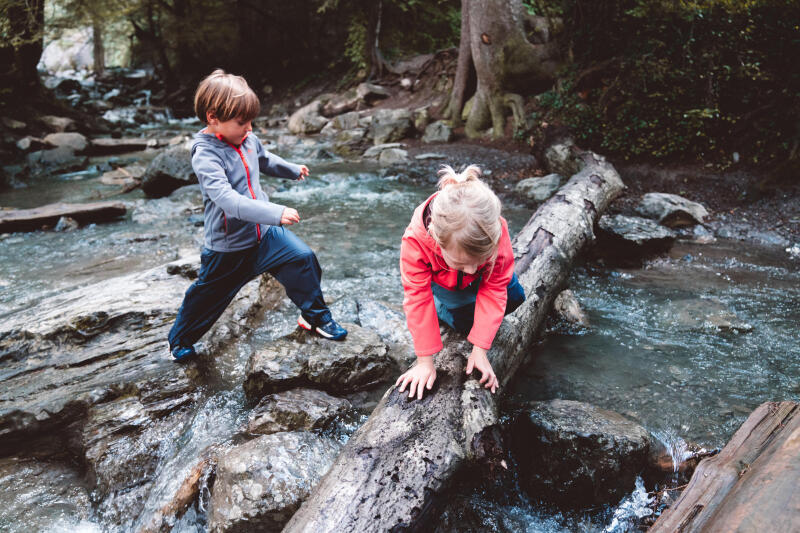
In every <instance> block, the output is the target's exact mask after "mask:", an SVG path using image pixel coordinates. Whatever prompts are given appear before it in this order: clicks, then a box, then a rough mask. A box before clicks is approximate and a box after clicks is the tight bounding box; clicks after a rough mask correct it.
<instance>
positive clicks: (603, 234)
mask: <svg viewBox="0 0 800 533" xmlns="http://www.w3.org/2000/svg"><path fill="white" fill-rule="evenodd" d="M676 237H677V235H676V234H675V232H673V231H671V230H670V229H668V228H665V227H664V226H660V225H658V224H656V223H655V222H653V221H652V220H648V219H646V218H640V217H631V216H627V215H604V216H603V217H602V218H601V219H600V221H599V222H598V224H597V242H596V245H595V248H594V251H595V253H597V254H598V255H600V256H601V257H603V258H604V259H605V260H606V262H607V263H609V264H612V265H637V264H639V263H640V262H641V261H642V259H644V258H646V257H650V256H653V255H657V254H660V253H664V252H666V251H668V250H669V249H670V248H671V247H672V245H673V244H674V242H675V239H676Z"/></svg>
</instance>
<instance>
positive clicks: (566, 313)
mask: <svg viewBox="0 0 800 533" xmlns="http://www.w3.org/2000/svg"><path fill="white" fill-rule="evenodd" d="M553 311H555V312H556V314H557V315H558V316H559V317H560V318H561V319H562V320H564V321H566V322H569V323H570V324H577V325H580V326H588V325H589V317H588V316H587V315H586V312H585V311H584V310H583V309H582V308H581V304H580V303H579V302H578V299H577V298H576V297H575V293H574V292H572V290H570V289H564V290H563V291H561V292H560V293H558V296H556V299H555V300H554V301H553Z"/></svg>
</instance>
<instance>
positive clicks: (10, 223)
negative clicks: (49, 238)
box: [0, 202, 127, 233]
mask: <svg viewBox="0 0 800 533" xmlns="http://www.w3.org/2000/svg"><path fill="white" fill-rule="evenodd" d="M126 211H127V208H126V207H125V204H123V203H121V202H95V203H89V204H65V203H58V204H49V205H44V206H42V207H35V208H33V209H16V210H13V211H0V233H10V232H14V231H35V230H37V229H41V227H42V226H52V225H54V224H56V223H57V222H58V219H59V218H61V217H70V218H74V219H75V220H77V221H78V222H79V223H81V224H88V223H91V222H107V221H109V220H114V219H115V218H118V217H121V216H122V215H124V214H125V212H126Z"/></svg>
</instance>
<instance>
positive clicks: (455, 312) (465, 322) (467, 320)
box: [431, 274, 525, 334]
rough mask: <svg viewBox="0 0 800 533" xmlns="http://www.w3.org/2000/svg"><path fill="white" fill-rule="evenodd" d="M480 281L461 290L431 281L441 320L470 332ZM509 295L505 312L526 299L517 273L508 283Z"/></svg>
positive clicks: (452, 326)
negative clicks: (451, 288)
mask: <svg viewBox="0 0 800 533" xmlns="http://www.w3.org/2000/svg"><path fill="white" fill-rule="evenodd" d="M480 282H481V280H480V279H477V280H475V281H473V282H472V283H470V284H469V285H467V286H466V287H464V288H463V289H460V290H449V289H445V288H444V287H442V286H441V285H438V284H436V283H431V289H433V301H434V303H435V304H436V314H437V315H439V320H441V321H443V322H444V323H445V324H447V325H448V326H450V327H451V328H453V329H454V330H456V331H459V332H461V333H464V334H467V333H469V331H470V330H471V329H472V323H473V321H474V319H475V300H476V298H477V295H478V287H480ZM507 295H508V300H506V312H505V314H509V313H511V312H513V311H514V309H516V308H517V307H519V306H520V305H522V302H524V301H525V289H523V288H522V285H520V283H519V280H518V279H517V275H516V274H514V275H513V276H512V277H511V281H510V282H509V283H508V287H507Z"/></svg>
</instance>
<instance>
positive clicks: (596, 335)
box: [0, 130, 800, 533]
mask: <svg viewBox="0 0 800 533" xmlns="http://www.w3.org/2000/svg"><path fill="white" fill-rule="evenodd" d="M173 133H174V132H173ZM282 133H283V132H281V131H279V130H270V131H265V132H262V134H261V135H260V137H261V139H262V141H264V142H265V143H272V144H271V146H270V148H271V149H273V150H275V151H276V152H278V153H280V154H281V155H282V156H284V157H286V158H287V159H288V160H291V161H296V162H303V163H306V164H308V165H309V167H311V169H312V176H311V177H310V178H309V179H308V180H306V181H305V182H286V181H281V180H276V179H263V178H262V179H263V182H262V183H263V185H264V186H265V187H267V188H272V189H273V192H272V193H271V197H272V199H273V201H275V202H277V203H281V204H284V205H290V206H293V207H295V208H297V210H298V211H299V212H300V214H301V217H302V222H301V223H300V224H299V225H297V226H295V227H293V228H292V229H293V231H296V233H297V234H298V235H299V236H300V237H301V238H302V239H304V240H305V241H306V242H307V243H308V244H309V245H310V246H311V247H312V248H313V249H314V250H315V251H316V253H317V255H318V257H319V260H320V263H321V264H322V265H323V271H324V277H323V290H324V292H325V294H326V298H328V300H329V301H331V302H334V309H336V307H335V306H336V303H335V302H337V301H342V300H344V299H346V298H347V297H355V296H357V297H363V296H365V295H366V296H368V297H369V298H370V299H373V300H376V301H380V302H383V303H385V304H387V305H390V306H394V307H398V308H399V306H400V304H401V302H402V287H401V285H400V281H399V271H398V260H399V243H400V238H401V236H402V233H403V230H404V229H405V226H406V225H407V223H408V220H409V217H410V215H411V212H412V211H413V209H414V207H415V206H416V205H418V204H419V203H420V202H421V201H422V200H423V199H424V198H426V197H427V196H428V195H429V194H430V193H431V192H432V187H431V186H430V185H419V184H412V183H410V182H409V181H408V180H406V179H404V178H405V176H404V174H403V173H402V172H387V171H385V170H382V169H380V168H378V167H375V166H372V165H371V164H369V163H365V162H347V161H341V160H338V159H335V158H334V159H330V158H329V156H328V155H327V152H325V150H324V148H325V147H324V146H320V144H319V143H317V142H315V141H313V140H304V141H297V142H296V143H291V142H287V139H286V138H281V137H280V136H281V134H282ZM279 139H280V140H281V144H279V145H277V146H276V145H275V143H276V142H277V141H278V140H279ZM153 155H154V154H153V153H152V152H151V153H148V152H145V153H141V154H133V155H127V156H124V158H117V162H119V161H121V160H123V161H130V162H136V163H139V164H145V165H146V164H147V161H148V160H149V159H150V158H152V157H153ZM107 160H108V158H101V159H95V160H92V161H91V163H92V164H93V165H102V164H103V163H105V162H106V161H107ZM99 174H100V172H99V170H97V169H96V168H93V169H90V170H89V171H87V172H81V173H71V174H66V175H60V176H53V177H49V178H47V179H39V180H37V181H34V182H32V183H31V185H30V186H29V187H27V188H24V189H18V190H12V191H6V192H3V193H0V205H3V206H15V207H32V206H35V205H42V204H45V203H49V202H54V201H68V202H81V201H92V200H96V199H97V197H98V195H109V194H111V193H112V192H114V191H115V187H111V186H105V185H102V184H100V183H99ZM113 199H115V200H121V201H124V202H125V203H126V204H127V205H128V206H129V213H130V214H129V215H128V216H127V217H126V218H125V219H124V220H121V221H118V222H114V223H110V224H102V225H90V226H88V227H84V228H81V229H79V230H77V231H73V232H67V233H56V232H53V231H39V232H33V233H17V234H11V235H4V236H2V237H0V317H2V316H5V315H8V314H10V313H13V312H14V311H15V310H19V309H22V308H25V307H28V306H31V305H33V304H35V303H36V302H37V301H39V300H40V299H41V298H43V297H45V296H47V295H50V294H54V293H58V292H60V291H64V290H66V289H68V288H70V287H74V286H77V285H82V284H88V283H93V282H97V281H100V280H103V279H107V278H110V277H115V276H119V275H122V274H125V273H129V272H134V271H139V270H143V269H146V268H149V267H152V266H155V265H158V264H162V263H165V262H167V261H170V260H173V259H176V258H177V257H179V256H180V255H184V254H186V253H189V252H196V251H197V250H198V248H199V246H200V245H201V243H202V227H201V226H198V225H197V222H198V219H200V220H201V217H200V215H201V212H202V206H201V198H200V193H199V189H198V188H197V187H196V186H195V187H188V188H185V189H182V190H180V191H178V192H176V193H174V194H173V195H171V196H170V197H168V198H163V199H158V200H147V199H145V198H144V197H143V196H142V193H141V192H140V191H134V192H131V193H128V194H125V195H122V196H114V197H113ZM504 209H505V212H504V214H505V216H506V218H507V219H508V220H509V226H510V230H511V232H512V235H513V234H514V233H515V232H516V231H518V230H519V229H520V228H521V227H522V226H523V224H524V223H525V222H526V221H527V219H528V217H529V216H530V215H531V214H532V213H531V211H530V210H529V209H525V208H523V207H521V206H519V205H514V204H513V203H512V202H510V201H507V202H506V203H505V205H504ZM797 267H798V259H796V258H792V257H791V256H789V255H787V253H786V252H785V251H783V250H780V249H771V248H755V247H753V246H750V245H743V244H741V243H734V242H724V241H723V242H718V243H716V244H711V245H692V244H679V245H677V246H676V247H675V248H674V249H673V251H672V252H671V253H670V254H669V256H668V257H665V258H662V259H659V260H657V261H654V262H651V263H650V264H648V265H647V267H646V268H642V269H633V270H615V269H604V268H599V267H587V268H579V269H578V270H576V271H575V272H574V274H573V275H572V277H571V281H570V284H571V287H572V288H573V290H574V291H575V293H576V295H577V297H578V299H579V300H580V301H581V302H582V304H583V305H584V307H585V309H586V311H587V313H588V315H589V317H590V320H591V326H590V327H589V328H585V329H577V330H570V329H565V328H555V329H554V330H552V331H550V332H549V334H548V335H547V336H546V338H545V339H544V341H543V342H542V343H541V344H540V345H538V346H537V348H536V349H535V350H534V353H532V354H531V357H530V358H529V360H528V361H527V363H526V364H525V365H523V367H522V369H521V370H520V372H519V375H517V376H516V377H515V379H514V380H513V381H512V383H511V385H510V390H508V391H506V400H505V401H504V410H505V411H506V412H508V413H511V412H514V411H516V410H518V409H521V408H522V407H523V406H524V405H525V404H526V403H527V402H529V401H531V400H545V399H552V398H564V399H574V400H581V401H586V402H590V403H593V404H596V405H599V406H601V407H605V408H608V409H612V410H615V411H618V412H621V413H624V414H626V415H628V416H631V417H633V418H634V419H636V420H638V421H639V422H641V423H642V424H643V425H644V426H645V427H646V428H647V429H649V430H651V431H653V432H655V433H657V434H659V435H662V437H663V440H664V441H665V442H666V443H667V444H668V445H670V446H672V448H673V449H674V453H675V454H676V455H677V454H680V453H682V452H681V450H682V448H681V447H682V446H685V442H684V441H689V442H694V443H697V444H700V445H703V446H706V447H718V446H721V445H723V444H724V443H725V442H726V440H727V439H728V438H729V437H730V436H731V434H732V433H733V431H735V429H736V428H737V427H738V426H739V424H741V422H742V421H743V420H744V419H745V418H746V416H747V415H748V414H749V413H750V411H752V409H753V408H755V407H756V406H757V405H758V404H759V403H761V402H763V401H767V400H784V399H798V397H800V357H798V355H800V353H799V352H798V346H797V342H796V336H795V335H796V325H797V323H798V320H799V319H800V283H799V282H800V273H799V272H798V268H797ZM295 319H296V310H295V309H294V307H293V306H292V305H291V303H290V302H289V301H288V299H286V300H285V301H284V302H283V303H282V304H281V305H280V306H279V309H277V310H276V311H274V312H270V313H269V314H268V315H267V316H266V318H265V320H264V322H263V324H262V325H260V326H259V327H258V328H257V329H256V330H255V331H254V332H253V334H252V335H250V336H249V337H247V338H242V339H238V340H237V342H235V343H234V344H232V345H231V346H229V347H228V348H227V349H226V350H225V353H224V354H222V355H221V356H220V358H219V364H218V365H217V372H219V376H218V378H219V379H217V380H215V381H214V382H213V383H212V384H211V386H209V387H208V389H207V390H206V391H204V397H203V398H202V400H201V401H200V402H199V404H198V405H199V408H198V410H197V412H196V413H195V414H194V416H193V417H192V419H191V420H190V422H189V423H187V425H186V426H185V427H184V428H178V429H179V433H180V434H179V435H177V438H176V439H175V440H174V441H173V442H170V443H166V444H165V445H164V447H163V460H162V463H161V465H160V467H159V470H158V480H157V482H156V486H155V488H154V489H153V491H152V493H151V495H150V497H149V500H148V502H147V508H148V509H150V510H155V509H158V508H160V506H161V505H163V502H164V501H165V500H166V499H167V498H168V497H169V495H170V494H171V493H172V492H174V490H175V487H176V484H177V483H179V482H180V480H182V479H184V477H185V475H186V473H187V472H188V471H189V470H190V469H191V468H192V467H193V466H194V464H195V462H196V460H197V456H198V453H199V452H200V451H201V450H203V449H204V448H205V447H206V446H208V445H210V444H217V445H220V446H226V445H230V443H231V441H232V439H233V438H234V435H235V433H236V431H237V429H238V428H239V427H241V423H242V420H244V418H246V415H247V411H246V408H245V401H244V395H243V393H242V389H241V383H242V380H243V378H244V368H245V365H246V363H247V359H248V357H249V356H250V354H251V353H252V352H253V350H255V349H257V348H258V347H259V346H262V345H263V344H264V343H267V342H270V341H271V340H273V339H275V338H277V337H279V336H281V335H284V334H286V333H288V332H290V331H292V330H293V329H294V328H295ZM380 392H382V391H378V393H380ZM364 419H365V418H364V415H363V414H362V416H361V417H359V418H356V419H353V420H348V421H343V423H342V425H341V427H340V428H339V432H338V433H337V435H338V436H339V437H340V438H341V439H342V440H346V438H347V436H348V435H349V434H350V433H352V431H354V430H355V429H356V428H357V427H358V425H359V424H360V423H363V420H364ZM120 459H121V460H124V458H120ZM6 481H7V482H8V483H4V482H3V480H2V479H0V486H2V487H3V488H4V491H5V490H6V489H8V488H9V487H8V486H6V485H7V484H9V483H10V480H6ZM38 490H39V491H40V492H41V491H44V492H45V493H47V492H48V491H49V492H50V493H52V494H50V495H51V496H53V498H55V496H56V492H57V489H56V484H53V485H52V487H50V488H47V487H45V488H44V489H41V488H40V489H38ZM30 493H31V491H27V492H25V491H20V493H14V491H13V490H12V491H11V494H9V493H8V492H7V491H6V492H5V493H4V494H3V495H2V496H0V504H3V505H0V526H2V528H3V529H4V530H5V529H7V530H8V531H14V532H17V531H20V532H21V531H26V530H28V527H29V524H30V523H31V522H30V520H33V523H35V524H37V528H40V529H42V530H45V529H50V530H82V531H101V530H105V529H106V527H107V526H106V525H105V524H103V522H102V520H101V519H100V518H98V517H92V516H88V517H86V516H78V515H74V514H73V515H70V511H69V509H70V507H63V506H62V507H49V506H47V505H45V506H42V505H41V504H36V503H35V502H37V501H40V500H35V499H34V500H32V499H30V497H29V496H30ZM462 497H463V502H464V506H465V507H469V508H471V509H474V510H475V511H474V512H475V513H477V515H478V516H479V521H480V522H481V523H482V524H483V526H482V527H485V530H490V531H526V532H540V531H541V532H556V531H571V530H587V531H588V530H592V531H594V530H603V529H605V530H607V531H614V532H617V533H618V532H622V531H629V530H633V528H635V520H634V519H633V517H636V516H641V515H642V513H646V507H647V503H648V496H647V493H646V491H645V490H644V488H643V487H641V486H639V485H637V489H636V490H635V491H634V492H633V493H632V494H631V495H630V496H628V497H626V499H625V500H623V501H622V502H621V503H620V505H619V506H618V507H616V508H614V509H612V508H609V509H603V510H596V509H594V510H586V512H585V513H578V514H577V515H570V516H563V515H561V514H558V513H554V512H552V511H549V510H547V509H546V508H543V507H541V506H537V505H536V504H535V503H532V502H530V501H529V500H528V499H527V498H525V496H524V495H523V494H522V493H521V492H519V493H517V494H515V495H514V497H513V498H511V499H510V500H509V501H505V502H498V501H496V499H493V497H492V496H490V495H487V494H483V493H481V492H480V491H476V492H472V493H469V494H464V495H462ZM207 500H208V491H207V489H205V490H204V491H203V492H202V493H201V498H200V502H199V503H198V504H197V505H196V506H194V507H193V508H192V509H191V510H190V511H189V512H188V513H187V514H186V515H185V516H184V517H183V518H182V519H181V520H180V521H179V522H178V524H176V526H175V528H174V530H175V531H186V532H188V531H203V530H204V520H205V517H204V510H205V505H206V504H207ZM20 509H23V510H24V511H25V512H22V513H21V512H20ZM23 516H25V520H23V518H22V517H23ZM32 517H34V518H32ZM141 525H143V524H137V523H136V522H135V520H134V521H133V522H132V523H131V524H130V528H131V529H136V528H137V527H138V526H141Z"/></svg>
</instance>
